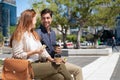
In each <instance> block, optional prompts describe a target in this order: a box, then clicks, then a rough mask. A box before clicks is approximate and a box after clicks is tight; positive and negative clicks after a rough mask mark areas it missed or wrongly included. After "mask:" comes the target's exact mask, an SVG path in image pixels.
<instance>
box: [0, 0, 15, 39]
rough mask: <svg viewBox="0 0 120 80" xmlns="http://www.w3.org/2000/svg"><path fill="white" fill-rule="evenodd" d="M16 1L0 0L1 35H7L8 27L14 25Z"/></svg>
mask: <svg viewBox="0 0 120 80" xmlns="http://www.w3.org/2000/svg"><path fill="white" fill-rule="evenodd" d="M16 22H17V14H16V1H15V0H1V1H0V27H1V28H2V32H3V36H5V37H7V36H8V35H9V27H10V26H14V25H16Z"/></svg>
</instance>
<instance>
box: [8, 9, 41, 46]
mask: <svg viewBox="0 0 120 80" xmlns="http://www.w3.org/2000/svg"><path fill="white" fill-rule="evenodd" d="M35 16H36V12H35V11H34V10H33V9H27V10H25V11H24V12H22V13H21V17H20V19H19V21H18V24H17V27H16V29H15V31H14V32H13V35H12V37H11V39H10V47H12V40H16V41H18V42H19V41H20V40H21V38H22V36H23V34H24V32H26V31H28V30H29V29H30V27H32V26H35V25H34V24H33V18H34V17H35ZM31 33H32V34H33V35H34V37H35V39H36V40H39V39H40V38H39V36H38V34H37V32H35V30H34V29H31Z"/></svg>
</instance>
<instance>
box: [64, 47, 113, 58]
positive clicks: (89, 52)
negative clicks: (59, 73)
mask: <svg viewBox="0 0 120 80" xmlns="http://www.w3.org/2000/svg"><path fill="white" fill-rule="evenodd" d="M109 54H112V48H105V49H62V56H107V55H109Z"/></svg>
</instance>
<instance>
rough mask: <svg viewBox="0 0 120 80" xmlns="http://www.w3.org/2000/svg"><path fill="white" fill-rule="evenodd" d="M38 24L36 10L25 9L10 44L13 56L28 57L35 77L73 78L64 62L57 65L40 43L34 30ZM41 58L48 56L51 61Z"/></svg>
mask: <svg viewBox="0 0 120 80" xmlns="http://www.w3.org/2000/svg"><path fill="white" fill-rule="evenodd" d="M35 24H36V12H35V11H34V10H33V9H31V10H29V9H28V10H25V11H24V12H23V13H22V14H21V17H20V19H19V22H18V25H17V27H16V30H15V31H14V33H13V35H12V37H11V40H10V46H11V47H12V49H13V57H16V58H22V59H28V60H29V61H30V62H31V63H32V67H33V70H34V74H35V79H37V80H39V79H42V80H71V76H70V74H69V72H68V71H67V70H66V68H65V66H64V64H61V65H60V66H55V65H53V64H52V62H54V59H53V58H51V57H50V55H49V54H48V52H47V51H46V50H45V49H44V48H43V46H42V44H41V43H40V41H39V40H40V38H39V36H38V34H37V33H36V32H35V31H34V28H35ZM41 58H46V59H47V60H48V61H50V62H51V63H50V62H46V63H41V62H39V61H40V60H41Z"/></svg>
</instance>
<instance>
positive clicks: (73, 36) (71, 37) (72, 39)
mask: <svg viewBox="0 0 120 80" xmlns="http://www.w3.org/2000/svg"><path fill="white" fill-rule="evenodd" d="M76 37H77V36H76V35H74V34H72V35H67V40H68V41H70V42H71V41H72V42H76V41H77V38H76Z"/></svg>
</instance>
